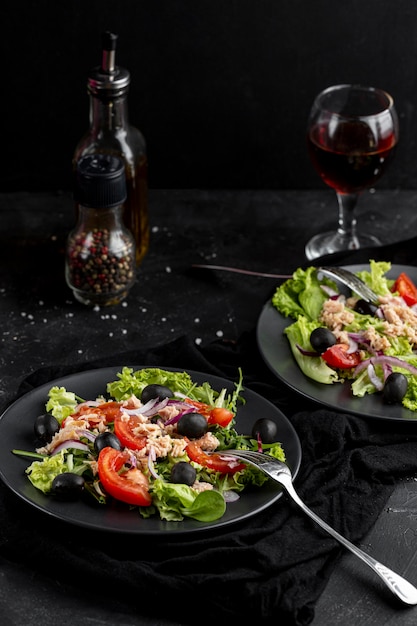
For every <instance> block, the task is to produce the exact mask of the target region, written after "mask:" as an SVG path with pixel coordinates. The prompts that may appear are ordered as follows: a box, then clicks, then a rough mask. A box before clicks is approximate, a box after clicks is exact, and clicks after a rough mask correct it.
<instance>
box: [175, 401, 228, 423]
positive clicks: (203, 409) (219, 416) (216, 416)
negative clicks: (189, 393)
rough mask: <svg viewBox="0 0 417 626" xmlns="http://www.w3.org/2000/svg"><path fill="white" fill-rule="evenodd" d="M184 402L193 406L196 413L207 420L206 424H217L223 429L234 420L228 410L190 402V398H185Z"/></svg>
mask: <svg viewBox="0 0 417 626" xmlns="http://www.w3.org/2000/svg"><path fill="white" fill-rule="evenodd" d="M185 402H188V404H192V405H193V406H195V408H196V409H197V411H198V412H199V413H200V414H201V415H204V417H206V418H207V422H208V423H209V424H218V425H219V426H222V427H223V428H225V427H226V426H228V425H229V424H230V422H231V421H232V419H233V418H234V414H233V413H232V411H229V409H224V408H222V407H212V406H210V405H209V404H205V403H204V402H198V401H197V400H190V398H186V400H185Z"/></svg>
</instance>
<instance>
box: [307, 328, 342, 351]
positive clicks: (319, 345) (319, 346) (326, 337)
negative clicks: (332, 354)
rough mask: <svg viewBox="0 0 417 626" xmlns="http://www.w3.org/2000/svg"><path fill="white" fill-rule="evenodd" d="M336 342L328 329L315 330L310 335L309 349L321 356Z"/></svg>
mask: <svg viewBox="0 0 417 626" xmlns="http://www.w3.org/2000/svg"><path fill="white" fill-rule="evenodd" d="M336 342H337V339H336V337H335V336H334V334H333V333H332V331H331V330H329V329H328V328H315V329H314V330H313V332H312V333H311V335H310V343H311V347H312V348H313V350H315V351H316V352H318V353H319V354H323V352H325V351H326V350H327V348H330V347H331V346H334V345H335V343H336Z"/></svg>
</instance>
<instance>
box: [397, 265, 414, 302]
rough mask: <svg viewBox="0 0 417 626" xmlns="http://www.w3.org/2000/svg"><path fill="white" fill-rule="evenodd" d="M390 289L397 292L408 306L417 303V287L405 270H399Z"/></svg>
mask: <svg viewBox="0 0 417 626" xmlns="http://www.w3.org/2000/svg"><path fill="white" fill-rule="evenodd" d="M392 291H393V292H397V293H398V294H399V295H400V296H401V297H402V298H403V299H404V301H405V302H406V304H408V306H413V304H417V287H416V285H415V284H414V283H413V281H412V280H411V278H410V277H409V276H408V275H407V274H406V273H405V272H401V274H400V275H399V276H398V278H397V280H396V281H395V283H394V285H393V286H392Z"/></svg>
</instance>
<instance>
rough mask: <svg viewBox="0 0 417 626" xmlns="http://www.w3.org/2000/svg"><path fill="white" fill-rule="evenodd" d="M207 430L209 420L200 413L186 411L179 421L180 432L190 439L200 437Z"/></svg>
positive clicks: (178, 429) (178, 428)
mask: <svg viewBox="0 0 417 626" xmlns="http://www.w3.org/2000/svg"><path fill="white" fill-rule="evenodd" d="M207 430H208V424H207V420H206V418H205V417H204V415H201V414H200V413H184V415H182V416H181V417H180V419H179V420H178V422H177V431H178V432H179V434H180V435H183V436H184V437H189V438H190V439H199V438H200V437H202V436H203V435H205V434H206V432H207Z"/></svg>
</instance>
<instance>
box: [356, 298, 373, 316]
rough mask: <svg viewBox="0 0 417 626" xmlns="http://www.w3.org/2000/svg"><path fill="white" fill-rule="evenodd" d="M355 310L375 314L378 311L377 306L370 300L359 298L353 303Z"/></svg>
mask: <svg viewBox="0 0 417 626" xmlns="http://www.w3.org/2000/svg"><path fill="white" fill-rule="evenodd" d="M355 311H356V312H357V313H360V314H361V315H375V314H376V312H377V311H378V307H377V306H376V305H375V304H372V302H367V301H366V300H362V299H361V300H358V301H357V303H356V304H355Z"/></svg>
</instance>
